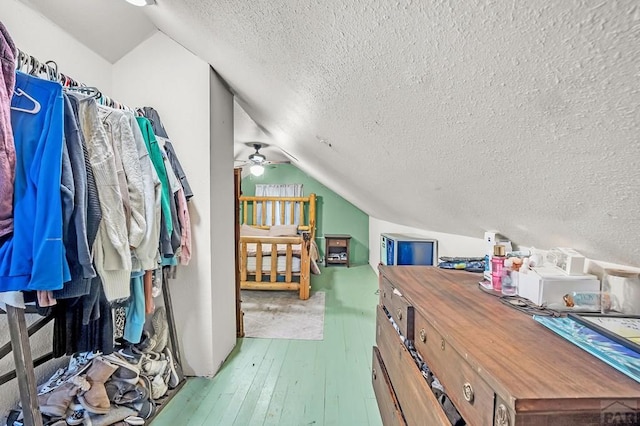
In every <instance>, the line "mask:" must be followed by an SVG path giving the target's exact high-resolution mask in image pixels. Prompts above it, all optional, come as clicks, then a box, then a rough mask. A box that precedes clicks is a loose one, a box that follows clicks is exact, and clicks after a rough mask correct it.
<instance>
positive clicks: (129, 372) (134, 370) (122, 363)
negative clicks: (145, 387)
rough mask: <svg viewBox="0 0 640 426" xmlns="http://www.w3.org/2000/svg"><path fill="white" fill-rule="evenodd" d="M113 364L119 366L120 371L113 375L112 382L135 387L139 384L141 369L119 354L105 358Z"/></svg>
mask: <svg viewBox="0 0 640 426" xmlns="http://www.w3.org/2000/svg"><path fill="white" fill-rule="evenodd" d="M103 358H104V359H106V360H107V361H109V362H110V363H112V364H115V365H117V366H118V369H117V370H116V371H115V372H114V373H113V374H112V375H111V379H112V380H116V381H120V382H125V383H129V384H132V385H135V384H136V383H138V376H139V375H140V369H139V368H138V367H137V366H136V365H134V364H131V363H130V362H128V361H126V360H125V359H123V358H122V357H120V356H118V355H117V354H109V355H105V356H104V357H103Z"/></svg>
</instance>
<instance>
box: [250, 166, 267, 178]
mask: <svg viewBox="0 0 640 426" xmlns="http://www.w3.org/2000/svg"><path fill="white" fill-rule="evenodd" d="M249 171H250V172H251V174H252V175H253V176H262V175H263V174H264V166H263V165H262V164H254V165H252V166H251V167H250V168H249Z"/></svg>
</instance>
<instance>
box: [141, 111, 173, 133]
mask: <svg viewBox="0 0 640 426" xmlns="http://www.w3.org/2000/svg"><path fill="white" fill-rule="evenodd" d="M142 114H143V115H144V116H145V117H147V119H149V121H150V122H151V127H152V128H153V134H154V135H156V136H161V137H163V138H167V139H168V138H169V136H168V135H167V131H166V130H164V126H163V125H162V121H160V114H158V111H156V110H155V109H153V108H152V107H144V108H142Z"/></svg>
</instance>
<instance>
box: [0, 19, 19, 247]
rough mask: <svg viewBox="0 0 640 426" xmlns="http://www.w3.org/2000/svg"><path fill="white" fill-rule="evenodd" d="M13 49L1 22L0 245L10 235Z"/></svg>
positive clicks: (13, 171) (13, 161) (13, 151)
mask: <svg viewBox="0 0 640 426" xmlns="http://www.w3.org/2000/svg"><path fill="white" fill-rule="evenodd" d="M15 67H16V46H15V44H13V40H11V36H9V32H8V31H7V29H6V28H5V26H4V25H3V24H2V22H0V68H1V69H0V244H1V243H2V242H1V240H2V238H3V237H5V236H7V235H9V234H11V233H12V232H13V185H14V181H15V176H16V148H15V145H14V144H13V132H12V130H11V97H12V96H13V89H14V86H15V82H16V73H15Z"/></svg>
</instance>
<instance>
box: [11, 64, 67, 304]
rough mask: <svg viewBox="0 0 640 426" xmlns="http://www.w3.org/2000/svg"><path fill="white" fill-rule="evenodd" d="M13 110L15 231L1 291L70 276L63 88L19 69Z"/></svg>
mask: <svg viewBox="0 0 640 426" xmlns="http://www.w3.org/2000/svg"><path fill="white" fill-rule="evenodd" d="M11 108H12V112H11V127H12V129H13V136H14V143H15V149H16V159H17V163H16V179H15V187H14V200H15V202H14V223H13V228H14V232H13V235H12V236H11V237H10V238H9V239H8V240H7V241H6V242H5V243H4V244H3V245H2V247H0V291H12V290H57V289H61V288H62V285H63V283H64V282H66V281H69V280H70V278H71V275H70V272H69V266H68V264H67V261H66V258H65V250H64V246H63V243H62V204H61V196H60V179H61V175H62V170H61V168H62V144H63V99H62V87H61V86H60V84H58V83H54V82H51V81H47V80H41V79H39V78H36V77H32V76H30V75H27V74H24V73H21V72H18V73H17V75H16V90H15V95H14V96H13V98H12V101H11Z"/></svg>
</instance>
